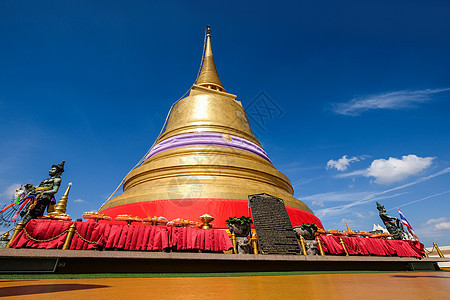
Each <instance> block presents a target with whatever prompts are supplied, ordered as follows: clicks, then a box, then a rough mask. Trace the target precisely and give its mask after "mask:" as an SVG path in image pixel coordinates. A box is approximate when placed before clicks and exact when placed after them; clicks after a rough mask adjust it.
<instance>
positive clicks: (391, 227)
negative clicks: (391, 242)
mask: <svg viewBox="0 0 450 300" xmlns="http://www.w3.org/2000/svg"><path fill="white" fill-rule="evenodd" d="M377 209H378V211H379V215H380V218H381V220H382V221H383V223H384V225H385V226H386V229H387V231H389V233H390V234H392V235H393V237H394V239H396V240H401V239H402V237H403V228H402V226H401V221H400V220H399V219H397V218H396V217H392V216H390V215H388V214H387V213H386V209H385V208H384V206H383V205H381V204H380V203H378V202H377Z"/></svg>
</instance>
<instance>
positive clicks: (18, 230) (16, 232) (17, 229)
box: [5, 221, 25, 248]
mask: <svg viewBox="0 0 450 300" xmlns="http://www.w3.org/2000/svg"><path fill="white" fill-rule="evenodd" d="M24 225H25V224H24V223H23V221H20V222H19V224H17V226H16V229H15V230H14V233H13V235H12V237H11V239H10V240H9V242H8V243H7V244H6V247H5V248H10V246H9V245H10V244H11V242H12V241H13V240H14V239H15V238H16V236H17V235H18V234H19V233H20V232H21V231H22V230H23V227H24Z"/></svg>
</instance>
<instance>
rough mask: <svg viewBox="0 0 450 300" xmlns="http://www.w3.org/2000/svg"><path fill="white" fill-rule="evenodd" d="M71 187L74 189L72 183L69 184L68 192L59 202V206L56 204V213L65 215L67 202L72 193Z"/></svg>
mask: <svg viewBox="0 0 450 300" xmlns="http://www.w3.org/2000/svg"><path fill="white" fill-rule="evenodd" d="M71 187H72V182H70V183H69V186H68V187H67V190H66V192H65V193H64V195H63V196H62V197H61V199H60V200H59V201H58V204H56V207H55V213H57V214H64V213H65V212H66V209H67V200H68V199H69V191H70V188H71Z"/></svg>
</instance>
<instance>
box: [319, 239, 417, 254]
mask: <svg viewBox="0 0 450 300" xmlns="http://www.w3.org/2000/svg"><path fill="white" fill-rule="evenodd" d="M319 238H320V241H321V242H322V244H323V246H324V247H323V250H324V252H325V253H329V254H335V255H339V254H343V253H345V251H344V248H343V247H342V245H341V244H340V242H339V238H340V237H339V236H328V235H321V236H319ZM341 238H342V240H343V241H344V243H345V247H346V248H347V251H348V254H349V255H381V256H390V255H396V256H406V257H424V255H425V252H424V249H423V244H422V243H420V242H418V241H402V240H385V239H374V238H356V237H341Z"/></svg>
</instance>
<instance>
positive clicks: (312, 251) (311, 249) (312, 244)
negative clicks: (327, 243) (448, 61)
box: [305, 240, 319, 255]
mask: <svg viewBox="0 0 450 300" xmlns="http://www.w3.org/2000/svg"><path fill="white" fill-rule="evenodd" d="M318 245H319V243H317V242H316V241H314V240H312V241H307V242H306V245H305V246H306V254H308V255H319V250H317V247H318Z"/></svg>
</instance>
